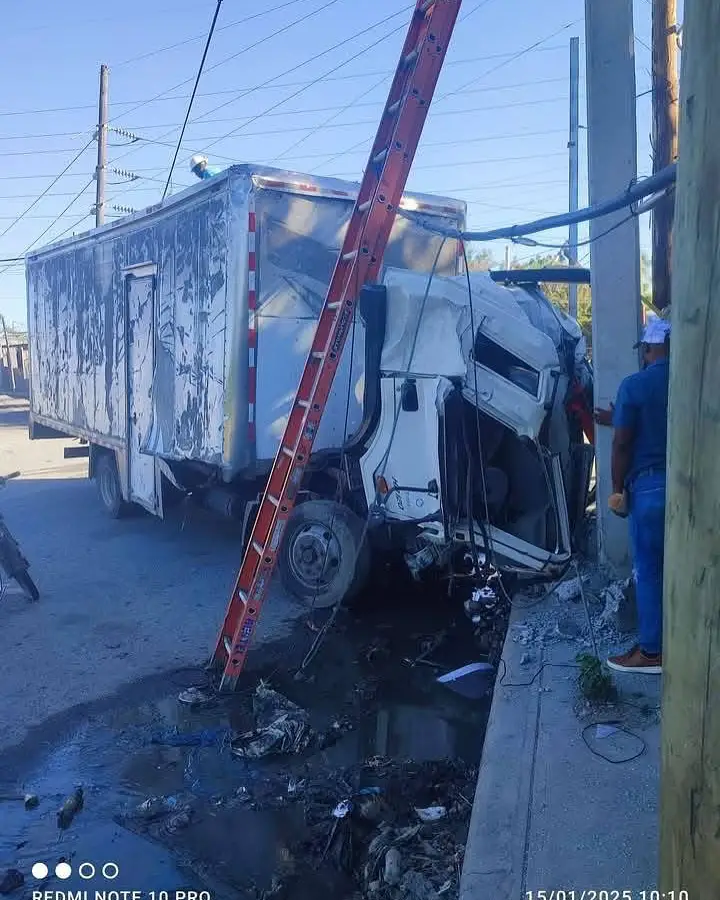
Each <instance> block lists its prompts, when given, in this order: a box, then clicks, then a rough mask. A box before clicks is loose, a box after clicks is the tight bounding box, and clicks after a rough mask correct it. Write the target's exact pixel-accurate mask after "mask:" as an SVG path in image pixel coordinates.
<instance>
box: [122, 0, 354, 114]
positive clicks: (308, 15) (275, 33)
mask: <svg viewBox="0 0 720 900" xmlns="http://www.w3.org/2000/svg"><path fill="white" fill-rule="evenodd" d="M338 2H339V0H327V2H325V3H324V4H323V5H322V6H319V7H318V8H317V9H314V10H313V11H312V12H309V13H306V14H305V15H303V16H300V18H298V19H294V20H293V21H292V22H290V23H289V24H288V25H285V26H283V27H282V28H278V29H277V30H276V31H273V32H272V34H268V35H266V36H265V37H263V38H260V39H259V40H257V41H255V42H254V43H252V44H248V45H247V46H246V47H243V48H242V49H241V50H238V51H237V52H236V53H233V54H231V55H230V56H226V57H225V58H224V59H221V60H220V61H219V62H216V63H215V64H214V65H212V66H210V67H209V68H208V69H207V71H208V72H212V71H213V70H214V69H217V68H219V67H220V66H224V65H225V64H226V63H228V62H231V61H232V60H233V59H237V57H238V56H242V54H243V53H248V52H249V51H250V50H254V49H256V48H257V47H259V46H261V45H262V44H264V43H265V42H266V41H269V40H271V39H272V38H274V37H277V36H278V35H280V34H283V33H284V32H286V31H289V30H290V29H291V28H294V27H295V26H296V25H299V24H301V23H303V22H306V21H307V20H308V19H311V18H312V17H313V16H316V15H317V14H318V13H320V12H322V11H323V10H325V9H328V8H329V7H331V6H334V5H335V4H336V3H338ZM191 82H192V78H186V79H185V80H184V81H180V82H178V83H177V84H175V85H173V86H172V87H171V88H167V89H166V90H164V91H161V92H160V93H159V94H156V95H155V96H154V97H151V98H150V99H149V100H144V101H142V102H141V103H139V104H138V105H137V106H135V107H133V108H132V109H130V110H128V111H127V112H126V113H125V115H130V113H133V112H135V110H137V109H141V108H142V107H143V106H147V105H148V104H149V103H154V102H155V100H159V99H160V98H161V97H164V96H165V95H166V94H169V93H171V92H172V91H176V90H177V89H178V88H180V87H183V86H184V85H186V84H190V83H191ZM116 118H117V116H115V117H114V118H113V119H111V120H110V121H113V122H114V121H115V119H116Z"/></svg>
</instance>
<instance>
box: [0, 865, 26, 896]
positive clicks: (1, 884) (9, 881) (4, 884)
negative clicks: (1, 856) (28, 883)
mask: <svg viewBox="0 0 720 900" xmlns="http://www.w3.org/2000/svg"><path fill="white" fill-rule="evenodd" d="M24 884H25V876H24V875H23V873H22V872H21V871H20V870H19V869H8V870H7V872H5V875H4V876H3V880H2V881H0V894H11V893H12V892H13V891H16V890H17V889H18V888H19V887H22V886H23V885H24Z"/></svg>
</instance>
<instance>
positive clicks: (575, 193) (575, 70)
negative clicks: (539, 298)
mask: <svg viewBox="0 0 720 900" xmlns="http://www.w3.org/2000/svg"><path fill="white" fill-rule="evenodd" d="M579 120H580V38H576V37H573V38H570V136H569V139H568V151H569V165H570V173H569V174H570V177H569V179H568V182H569V185H570V198H569V204H568V209H569V210H570V212H575V210H576V209H577V208H578V203H579V199H580V198H579V179H578V132H579V129H580V121H579ZM577 244H578V227H577V225H570V226H569V227H568V253H567V257H568V263H569V264H570V265H571V266H576V265H577V261H578V254H577ZM568 312H569V313H570V315H571V316H572V317H573V319H576V318H577V285H576V284H571V285H569V286H568Z"/></svg>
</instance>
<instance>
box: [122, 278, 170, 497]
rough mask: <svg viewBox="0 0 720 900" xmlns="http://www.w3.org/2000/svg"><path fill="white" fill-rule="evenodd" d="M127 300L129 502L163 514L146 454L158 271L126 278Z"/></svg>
mask: <svg viewBox="0 0 720 900" xmlns="http://www.w3.org/2000/svg"><path fill="white" fill-rule="evenodd" d="M125 279H126V280H125V294H126V297H127V318H126V322H127V332H126V333H127V344H126V347H127V414H128V422H127V437H128V487H129V490H128V493H129V498H128V499H129V500H130V501H131V502H133V503H138V504H139V505H140V506H144V507H145V509H147V510H148V511H149V512H151V513H155V514H161V509H160V502H159V497H160V491H159V489H158V473H157V470H156V465H155V457H154V456H152V455H151V454H149V453H146V452H144V448H145V445H146V441H147V438H148V436H149V434H150V429H151V428H152V424H153V398H152V384H153V373H154V370H155V270H154V266H144V267H142V268H140V267H138V268H137V269H136V271H135V272H129V273H127V274H126V276H125Z"/></svg>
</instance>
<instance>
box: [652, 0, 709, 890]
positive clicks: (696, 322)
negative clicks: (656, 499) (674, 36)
mask: <svg viewBox="0 0 720 900" xmlns="http://www.w3.org/2000/svg"><path fill="white" fill-rule="evenodd" d="M683 32H684V41H683V50H684V52H683V59H682V80H681V94H680V144H681V147H682V156H681V157H680V160H679V163H678V167H679V168H678V181H677V197H676V212H675V233H674V248H675V256H674V258H675V264H674V266H673V280H672V290H673V298H674V299H673V305H672V323H673V331H672V335H671V347H672V349H671V354H672V358H671V363H670V418H669V434H668V502H667V516H666V535H665V547H666V551H665V596H664V618H665V622H664V638H665V639H664V643H663V655H664V660H663V664H664V669H665V676H664V679H665V681H664V693H663V707H662V742H663V747H662V774H661V802H660V820H661V821H660V868H661V881H660V891H661V894H660V896H664V897H669V896H670V895H669V894H668V893H664V894H663V893H662V892H663V891H664V892H668V891H673V890H674V891H675V892H676V893H675V897H679V896H683V895H682V894H678V893H677V892H678V891H685V892H687V896H688V897H690V898H693V897H698V898H699V897H703V898H705V897H707V898H710V897H720V703H719V702H718V698H719V697H720V533H719V532H718V522H720V392H718V384H719V383H720V307H719V306H718V274H717V273H718V272H720V238H719V236H718V223H719V222H720V179H718V172H720V103H718V97H720V56H719V55H718V52H717V38H718V34H720V0H703V2H696V3H686V4H685V21H684V24H683Z"/></svg>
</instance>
